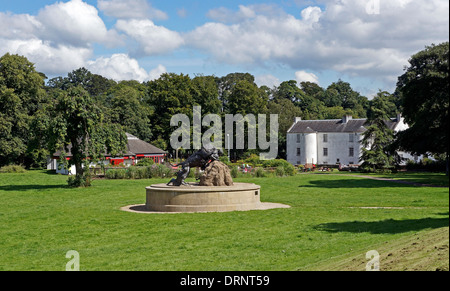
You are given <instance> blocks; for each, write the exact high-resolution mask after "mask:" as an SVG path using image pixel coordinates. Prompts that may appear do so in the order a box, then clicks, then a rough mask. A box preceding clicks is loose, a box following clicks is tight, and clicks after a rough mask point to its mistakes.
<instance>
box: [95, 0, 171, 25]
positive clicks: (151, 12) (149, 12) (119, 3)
mask: <svg viewBox="0 0 450 291" xmlns="http://www.w3.org/2000/svg"><path fill="white" fill-rule="evenodd" d="M97 6H98V9H100V10H102V11H103V12H104V13H105V14H106V15H108V16H112V17H115V18H121V19H143V18H150V19H158V20H166V19H168V18H169V17H168V16H167V13H165V12H163V11H161V10H158V9H156V8H153V7H152V6H151V5H150V4H149V3H148V2H147V1H146V0H98V1H97Z"/></svg>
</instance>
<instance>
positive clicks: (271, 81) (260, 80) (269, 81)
mask: <svg viewBox="0 0 450 291" xmlns="http://www.w3.org/2000/svg"><path fill="white" fill-rule="evenodd" d="M255 83H256V84H257V85H258V87H261V86H267V87H269V88H273V87H278V86H279V85H280V84H281V81H280V79H278V78H277V77H275V76H274V75H271V74H266V75H259V76H256V77H255Z"/></svg>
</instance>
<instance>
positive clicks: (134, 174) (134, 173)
mask: <svg viewBox="0 0 450 291" xmlns="http://www.w3.org/2000/svg"><path fill="white" fill-rule="evenodd" d="M126 172H127V179H137V178H138V169H137V168H136V167H129V168H128V169H127V170H126Z"/></svg>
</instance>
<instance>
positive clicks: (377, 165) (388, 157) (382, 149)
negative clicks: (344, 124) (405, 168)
mask: <svg viewBox="0 0 450 291" xmlns="http://www.w3.org/2000/svg"><path fill="white" fill-rule="evenodd" d="M390 105H391V104H390V102H389V100H387V98H386V96H385V95H384V93H383V92H379V93H378V94H377V96H376V97H375V98H374V99H373V101H372V106H371V113H370V115H369V116H368V118H367V122H366V126H365V127H366V129H367V130H366V131H365V132H364V136H363V140H362V142H361V144H362V146H363V148H362V155H361V159H360V161H363V163H362V165H361V166H362V168H364V169H366V170H371V171H376V170H379V169H389V168H392V167H393V166H394V165H395V161H396V159H395V154H394V153H393V152H392V151H391V145H392V143H393V141H394V131H393V130H392V129H390V128H389V126H388V124H387V123H386V121H388V120H389V110H390Z"/></svg>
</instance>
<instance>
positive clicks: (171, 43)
mask: <svg viewBox="0 0 450 291" xmlns="http://www.w3.org/2000/svg"><path fill="white" fill-rule="evenodd" d="M116 28H117V30H119V31H122V32H125V33H126V34H127V35H128V36H130V37H131V38H133V39H134V40H135V41H137V43H138V46H139V48H138V50H137V51H136V54H138V55H141V54H143V55H161V54H166V53H170V52H172V51H173V50H175V49H176V48H178V47H180V46H181V45H183V43H184V40H183V38H182V37H181V35H180V34H179V33H178V32H176V31H172V30H169V29H167V28H165V27H163V26H158V25H155V24H154V23H153V21H151V20H149V19H140V20H139V19H131V20H123V19H120V20H118V21H117V23H116Z"/></svg>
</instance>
